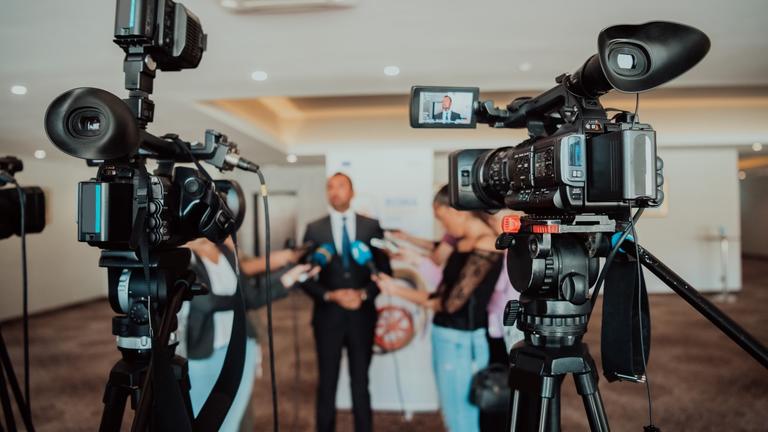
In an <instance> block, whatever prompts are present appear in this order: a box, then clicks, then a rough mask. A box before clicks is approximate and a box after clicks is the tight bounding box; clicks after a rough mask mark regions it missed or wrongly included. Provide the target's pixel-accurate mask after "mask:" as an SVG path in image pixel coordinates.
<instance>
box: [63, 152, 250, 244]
mask: <svg viewBox="0 0 768 432" xmlns="http://www.w3.org/2000/svg"><path fill="white" fill-rule="evenodd" d="M144 174H145V172H144V171H143V167H141V166H136V164H135V163H132V162H114V161H107V162H104V163H102V164H101V165H100V166H99V171H98V174H97V176H96V178H95V179H93V180H90V181H84V182H80V184H79V187H78V218H77V226H78V240H79V241H81V242H88V244H89V245H91V246H97V247H99V248H102V249H129V248H132V247H131V246H132V245H133V244H135V241H137V238H138V236H139V235H146V239H147V242H148V246H149V247H151V248H172V247H176V246H179V245H182V244H184V243H186V242H188V241H190V240H193V239H195V238H197V237H201V236H204V237H206V238H208V239H209V240H211V241H213V242H221V241H223V240H224V239H225V238H226V237H227V236H228V235H229V234H230V233H231V232H232V231H233V230H234V229H236V221H237V220H238V217H236V216H235V215H234V214H233V212H232V211H231V210H230V209H229V207H228V205H227V202H226V198H225V197H223V196H221V194H222V192H220V190H219V187H220V188H221V189H224V190H226V189H228V188H237V187H238V186H237V185H236V184H235V183H233V182H229V181H226V180H219V181H217V182H212V181H210V180H208V179H206V178H205V177H204V176H203V175H202V174H201V173H200V172H199V171H197V170H195V169H193V168H189V167H183V166H178V167H175V168H174V169H173V173H171V172H170V167H169V165H168V164H167V163H162V162H161V163H160V168H158V170H156V171H155V172H154V173H153V174H151V175H150V174H146V175H144ZM171 174H172V175H171ZM239 219H240V220H242V217H240V218H239ZM144 221H146V222H144ZM137 231H138V232H137Z"/></svg>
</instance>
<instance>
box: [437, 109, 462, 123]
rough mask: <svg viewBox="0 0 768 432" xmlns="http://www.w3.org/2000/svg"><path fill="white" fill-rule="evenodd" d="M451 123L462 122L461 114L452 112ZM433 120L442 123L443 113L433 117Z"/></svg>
mask: <svg viewBox="0 0 768 432" xmlns="http://www.w3.org/2000/svg"><path fill="white" fill-rule="evenodd" d="M449 117H450V120H451V121H456V120H461V114H459V113H457V112H455V111H451V115H450V116H449ZM432 120H436V121H441V120H443V112H442V111H440V112H439V113H437V114H433V115H432Z"/></svg>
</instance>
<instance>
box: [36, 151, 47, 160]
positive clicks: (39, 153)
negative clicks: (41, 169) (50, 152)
mask: <svg viewBox="0 0 768 432" xmlns="http://www.w3.org/2000/svg"><path fill="white" fill-rule="evenodd" d="M35 159H45V150H35Z"/></svg>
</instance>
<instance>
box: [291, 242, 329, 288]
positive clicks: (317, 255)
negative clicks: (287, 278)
mask: <svg viewBox="0 0 768 432" xmlns="http://www.w3.org/2000/svg"><path fill="white" fill-rule="evenodd" d="M335 255H336V248H335V247H334V246H333V244H331V243H323V244H321V245H320V246H318V247H317V248H316V249H315V250H314V251H312V253H311V254H308V255H307V264H312V267H313V268H315V267H320V268H323V267H325V266H327V265H328V263H330V262H331V260H332V259H333V257H334V256H335ZM310 271H311V270H310ZM309 277H310V275H309V272H307V273H302V274H301V275H299V277H298V279H297V280H298V282H306V281H307V279H309Z"/></svg>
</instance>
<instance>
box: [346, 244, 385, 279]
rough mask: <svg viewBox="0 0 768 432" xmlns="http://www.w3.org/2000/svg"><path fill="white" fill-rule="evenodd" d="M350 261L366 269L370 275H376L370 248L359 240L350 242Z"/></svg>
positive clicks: (376, 270) (377, 270)
mask: <svg viewBox="0 0 768 432" xmlns="http://www.w3.org/2000/svg"><path fill="white" fill-rule="evenodd" d="M351 252H352V259H354V260H355V262H356V263H357V264H359V265H361V266H365V267H368V269H369V270H370V271H371V273H372V274H378V273H379V269H377V268H376V264H374V263H373V253H371V248H369V247H368V245H367V244H365V243H363V242H361V241H360V240H355V241H354V242H352V250H351Z"/></svg>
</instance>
